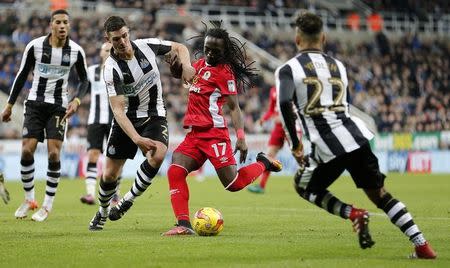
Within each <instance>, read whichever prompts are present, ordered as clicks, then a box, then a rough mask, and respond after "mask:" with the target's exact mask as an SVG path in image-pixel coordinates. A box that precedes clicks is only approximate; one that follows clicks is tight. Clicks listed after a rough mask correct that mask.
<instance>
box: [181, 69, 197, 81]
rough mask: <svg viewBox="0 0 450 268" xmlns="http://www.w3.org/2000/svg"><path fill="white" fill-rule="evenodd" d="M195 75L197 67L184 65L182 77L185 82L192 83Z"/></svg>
mask: <svg viewBox="0 0 450 268" xmlns="http://www.w3.org/2000/svg"><path fill="white" fill-rule="evenodd" d="M194 76H195V69H194V67H192V65H190V64H189V65H186V66H185V65H183V76H182V77H181V78H182V79H183V81H184V82H185V83H188V84H190V83H191V82H192V80H193V79H194Z"/></svg>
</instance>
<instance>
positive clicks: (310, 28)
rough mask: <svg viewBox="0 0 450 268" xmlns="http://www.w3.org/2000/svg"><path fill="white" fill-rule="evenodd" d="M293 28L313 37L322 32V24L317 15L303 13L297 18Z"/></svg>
mask: <svg viewBox="0 0 450 268" xmlns="http://www.w3.org/2000/svg"><path fill="white" fill-rule="evenodd" d="M295 26H297V27H298V29H299V30H300V31H302V32H303V33H305V34H306V35H309V36H314V35H318V34H319V33H321V32H322V27H323V22H322V19H321V18H320V17H319V16H318V15H316V14H313V13H309V12H305V13H301V14H299V15H298V16H297V18H296V19H295Z"/></svg>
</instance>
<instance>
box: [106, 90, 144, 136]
mask: <svg viewBox="0 0 450 268" xmlns="http://www.w3.org/2000/svg"><path fill="white" fill-rule="evenodd" d="M109 102H110V104H111V110H112V111H113V114H114V119H115V120H116V121H117V123H118V124H119V126H120V128H122V130H123V131H124V132H125V134H127V135H128V137H130V139H131V140H132V141H133V142H134V143H136V141H137V140H138V139H139V138H140V135H139V134H138V133H137V131H136V129H135V128H134V126H133V124H132V123H131V121H130V119H129V118H128V117H127V115H126V113H125V96H123V95H119V96H113V97H109Z"/></svg>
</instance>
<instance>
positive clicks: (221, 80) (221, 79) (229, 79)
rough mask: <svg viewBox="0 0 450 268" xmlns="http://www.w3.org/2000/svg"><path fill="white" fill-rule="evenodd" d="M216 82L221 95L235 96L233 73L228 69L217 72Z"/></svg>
mask: <svg viewBox="0 0 450 268" xmlns="http://www.w3.org/2000/svg"><path fill="white" fill-rule="evenodd" d="M216 82H217V87H218V88H219V89H220V92H221V93H222V95H236V94H237V93H238V92H237V83H236V78H235V77H234V74H233V72H232V71H231V70H229V69H228V68H222V69H220V70H219V72H218V73H217V80H216Z"/></svg>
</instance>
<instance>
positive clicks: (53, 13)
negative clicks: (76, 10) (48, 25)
mask: <svg viewBox="0 0 450 268" xmlns="http://www.w3.org/2000/svg"><path fill="white" fill-rule="evenodd" d="M58 14H65V15H67V16H69V12H67V10H65V9H57V10H55V11H53V12H52V16H51V21H53V16H55V15H58Z"/></svg>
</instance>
